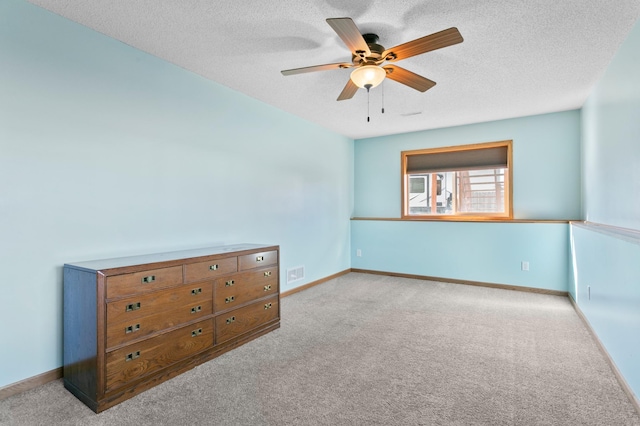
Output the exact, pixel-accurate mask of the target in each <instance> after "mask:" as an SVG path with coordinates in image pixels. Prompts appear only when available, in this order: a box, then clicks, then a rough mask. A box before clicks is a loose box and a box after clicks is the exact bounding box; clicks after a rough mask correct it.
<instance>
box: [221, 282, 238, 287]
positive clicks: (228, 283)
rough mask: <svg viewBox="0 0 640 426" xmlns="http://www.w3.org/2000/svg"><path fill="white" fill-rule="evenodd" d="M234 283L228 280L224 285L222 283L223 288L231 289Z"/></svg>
mask: <svg viewBox="0 0 640 426" xmlns="http://www.w3.org/2000/svg"><path fill="white" fill-rule="evenodd" d="M235 283H236V282H235V281H234V280H229V281H227V282H226V283H224V286H225V287H231V286H232V285H234V284H235Z"/></svg>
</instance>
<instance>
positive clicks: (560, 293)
mask: <svg viewBox="0 0 640 426" xmlns="http://www.w3.org/2000/svg"><path fill="white" fill-rule="evenodd" d="M351 272H359V273H363V274H373V275H386V276H388V277H401V278H412V279H417V280H427V281H438V282H443V283H451V284H464V285H474V286H479V287H491V288H501V289H504V290H515V291H524V292H528V293H540V294H551V295H554V296H564V297H566V296H567V295H568V293H567V292H566V291H559V290H548V289H546V288H535V287H522V286H517V285H509V284H495V283H486V282H481V281H467V280H458V279H455V278H442V277H430V276H427V275H414V274H402V273H399V272H385V271H374V270H370V269H356V268H352V269H351Z"/></svg>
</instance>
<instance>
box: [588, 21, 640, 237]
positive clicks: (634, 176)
mask: <svg viewBox="0 0 640 426" xmlns="http://www.w3.org/2000/svg"><path fill="white" fill-rule="evenodd" d="M639 75H640V23H637V24H636V25H635V27H634V28H633V30H632V31H631V33H630V35H629V37H628V38H627V40H626V41H625V43H623V45H622V46H621V47H620V49H619V51H618V52H617V54H616V56H615V58H614V59H613V61H612V62H611V64H610V65H609V67H608V68H607V71H606V73H605V75H604V76H603V77H602V79H601V80H600V81H599V83H598V85H597V86H596V87H595V89H594V90H593V92H592V93H591V95H590V96H589V99H588V100H587V102H586V103H585V105H584V107H583V109H582V134H583V141H582V151H583V169H584V173H583V174H582V187H583V195H584V200H583V203H584V206H583V208H584V214H585V219H586V220H588V221H590V222H597V223H606V224H608V225H613V226H619V227H623V228H630V229H637V230H640V81H639V80H638V76H639Z"/></svg>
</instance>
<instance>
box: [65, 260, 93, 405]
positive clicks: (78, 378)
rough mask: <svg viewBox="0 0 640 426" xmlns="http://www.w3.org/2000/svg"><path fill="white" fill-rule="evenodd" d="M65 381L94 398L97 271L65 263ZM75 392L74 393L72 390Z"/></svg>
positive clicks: (86, 395) (88, 396)
mask: <svg viewBox="0 0 640 426" xmlns="http://www.w3.org/2000/svg"><path fill="white" fill-rule="evenodd" d="M63 274H64V296H63V299H64V336H63V340H64V354H63V358H64V370H63V371H64V382H65V384H67V383H69V384H71V385H73V388H74V390H75V392H82V393H83V394H84V395H85V397H87V398H89V399H91V400H93V401H95V400H96V398H97V355H98V354H97V351H98V345H97V335H96V333H97V316H96V308H97V299H98V298H97V290H96V288H97V287H96V276H97V275H96V272H90V271H87V270H82V269H77V268H73V267H70V266H68V265H65V267H64V273H63ZM75 392H74V393H75Z"/></svg>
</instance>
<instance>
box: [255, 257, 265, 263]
mask: <svg viewBox="0 0 640 426" xmlns="http://www.w3.org/2000/svg"><path fill="white" fill-rule="evenodd" d="M263 260H264V256H256V262H262V261H263Z"/></svg>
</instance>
